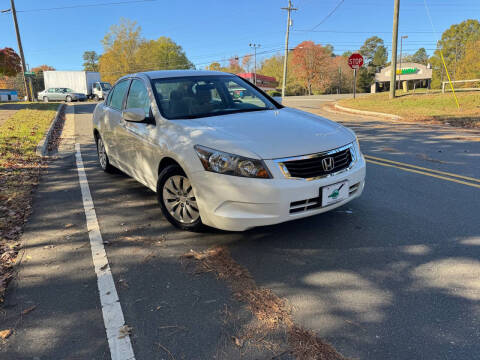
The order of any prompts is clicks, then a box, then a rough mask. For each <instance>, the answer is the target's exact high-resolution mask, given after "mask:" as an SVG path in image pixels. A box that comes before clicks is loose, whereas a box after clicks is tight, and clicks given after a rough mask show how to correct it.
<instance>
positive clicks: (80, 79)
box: [43, 71, 112, 100]
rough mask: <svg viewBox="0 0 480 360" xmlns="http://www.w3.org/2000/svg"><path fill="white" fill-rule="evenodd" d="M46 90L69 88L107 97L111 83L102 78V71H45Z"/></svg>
mask: <svg viewBox="0 0 480 360" xmlns="http://www.w3.org/2000/svg"><path fill="white" fill-rule="evenodd" d="M43 80H44V82H45V90H47V89H50V88H69V89H72V90H73V92H76V93H80V94H85V96H87V97H88V98H95V99H97V100H98V99H105V98H106V96H107V95H108V92H109V91H110V89H111V87H112V86H111V85H110V84H109V83H106V82H102V81H101V80H100V73H98V72H94V71H44V72H43Z"/></svg>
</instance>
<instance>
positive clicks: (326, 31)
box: [292, 29, 434, 34]
mask: <svg viewBox="0 0 480 360" xmlns="http://www.w3.org/2000/svg"><path fill="white" fill-rule="evenodd" d="M292 31H295V32H313V33H332V34H391V33H392V32H391V31H342V30H305V29H297V30H292ZM404 33H406V34H434V32H433V31H404Z"/></svg>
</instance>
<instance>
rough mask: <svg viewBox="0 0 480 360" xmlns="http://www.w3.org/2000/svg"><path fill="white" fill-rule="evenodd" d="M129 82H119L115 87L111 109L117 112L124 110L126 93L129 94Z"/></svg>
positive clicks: (111, 99)
mask: <svg viewBox="0 0 480 360" xmlns="http://www.w3.org/2000/svg"><path fill="white" fill-rule="evenodd" d="M128 83H129V81H128V80H124V81H122V82H119V83H118V84H117V85H115V87H114V88H113V90H112V92H113V94H112V96H111V98H110V107H111V108H113V109H115V110H122V106H123V99H124V98H125V93H126V92H127V89H128Z"/></svg>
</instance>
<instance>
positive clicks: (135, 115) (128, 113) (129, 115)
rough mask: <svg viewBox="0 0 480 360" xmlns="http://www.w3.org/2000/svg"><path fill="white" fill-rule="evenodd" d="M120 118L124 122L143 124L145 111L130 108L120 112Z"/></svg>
mask: <svg viewBox="0 0 480 360" xmlns="http://www.w3.org/2000/svg"><path fill="white" fill-rule="evenodd" d="M122 117H123V119H124V120H125V121H132V122H143V121H145V119H146V116H145V110H143V109H141V108H130V109H125V110H123V111H122Z"/></svg>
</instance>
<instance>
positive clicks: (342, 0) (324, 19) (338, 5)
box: [312, 0, 345, 30]
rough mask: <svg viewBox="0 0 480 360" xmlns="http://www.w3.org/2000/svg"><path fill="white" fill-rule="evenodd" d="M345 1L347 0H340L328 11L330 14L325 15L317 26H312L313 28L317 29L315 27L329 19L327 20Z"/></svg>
mask: <svg viewBox="0 0 480 360" xmlns="http://www.w3.org/2000/svg"><path fill="white" fill-rule="evenodd" d="M344 1H345V0H340V1H339V3H338V4H337V6H335V7H334V8H333V10H332V11H330V12H329V13H328V15H327V16H325V17H324V18H323V19H322V21H320V22H319V23H318V24H317V25H315V26H314V27H313V28H312V30H315V29H316V28H318V27H319V26H320V25H322V24H323V23H324V22H325V21H327V20H328V19H329V18H330V17H331V16H332V15H333V14H334V13H335V11H337V9H338V8H339V7H340V6H341V5H342V4H343V3H344Z"/></svg>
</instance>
